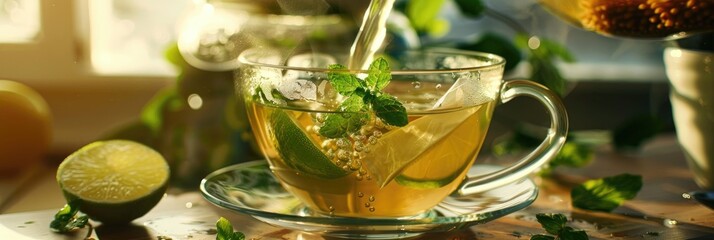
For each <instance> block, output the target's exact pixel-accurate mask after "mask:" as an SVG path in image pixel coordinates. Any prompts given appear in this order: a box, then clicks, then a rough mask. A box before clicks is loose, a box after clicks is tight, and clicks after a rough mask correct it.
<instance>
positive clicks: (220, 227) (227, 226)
mask: <svg viewBox="0 0 714 240" xmlns="http://www.w3.org/2000/svg"><path fill="white" fill-rule="evenodd" d="M216 231H217V233H216V240H244V239H245V235H244V234H243V233H242V232H234V231H233V225H232V224H231V222H230V221H228V219H225V218H223V217H221V218H219V219H218V221H216Z"/></svg>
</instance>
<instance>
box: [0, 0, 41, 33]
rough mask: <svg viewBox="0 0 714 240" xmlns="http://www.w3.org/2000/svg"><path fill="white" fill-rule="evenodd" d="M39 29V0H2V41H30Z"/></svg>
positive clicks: (0, 10)
mask: <svg viewBox="0 0 714 240" xmlns="http://www.w3.org/2000/svg"><path fill="white" fill-rule="evenodd" d="M39 31H40V3H39V0H0V33H3V34H0V42H4V43H21V42H29V41H32V40H33V39H34V38H35V37H36V36H37V33H38V32H39Z"/></svg>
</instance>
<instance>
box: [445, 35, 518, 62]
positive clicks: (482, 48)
mask: <svg viewBox="0 0 714 240" xmlns="http://www.w3.org/2000/svg"><path fill="white" fill-rule="evenodd" d="M457 48H459V49H464V50H470V51H478V52H488V53H494V54H496V55H499V56H501V57H503V58H505V59H506V66H505V70H506V71H510V70H511V69H513V68H515V67H516V66H517V65H518V63H520V62H521V60H522V56H521V50H519V49H518V47H516V45H515V44H513V42H512V41H511V40H508V39H507V38H505V37H503V36H501V35H498V34H496V33H493V32H485V33H484V34H483V35H482V36H481V37H480V38H479V39H478V41H474V42H471V43H462V44H459V45H458V46H457Z"/></svg>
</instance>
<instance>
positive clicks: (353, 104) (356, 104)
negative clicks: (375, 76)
mask: <svg viewBox="0 0 714 240" xmlns="http://www.w3.org/2000/svg"><path fill="white" fill-rule="evenodd" d="M364 108H365V104H364V101H363V100H362V97H360V96H359V95H352V96H350V97H348V98H347V99H345V100H343V101H342V103H340V111H343V112H359V111H363V110H364Z"/></svg>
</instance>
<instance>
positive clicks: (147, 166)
mask: <svg viewBox="0 0 714 240" xmlns="http://www.w3.org/2000/svg"><path fill="white" fill-rule="evenodd" d="M168 180H169V166H168V164H167V163H166V161H165V160H164V158H163V157H162V156H161V154H159V153H158V152H156V151H154V150H153V149H151V148H149V147H147V146H145V145H142V144H140V143H137V142H133V141H127V140H109V141H99V142H94V143H91V144H89V145H87V146H84V147H82V148H81V149H79V150H77V151H76V152H74V153H72V154H71V155H69V156H68V157H67V158H66V159H65V160H64V161H63V162H62V164H60V166H59V168H58V169H57V182H58V183H59V185H60V188H61V189H62V192H63V193H64V195H65V198H66V199H67V201H68V202H71V201H77V202H78V203H79V210H80V211H82V212H84V213H86V214H87V215H88V216H89V217H90V218H92V219H94V220H97V221H100V222H102V223H105V224H124V223H128V222H131V221H132V220H134V219H136V218H138V217H141V216H143V215H144V214H146V213H147V212H148V211H149V210H151V209H152V208H153V207H154V206H155V205H156V204H157V203H158V202H159V200H161V198H162V197H163V195H164V192H165V191H166V187H167V183H168Z"/></svg>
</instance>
